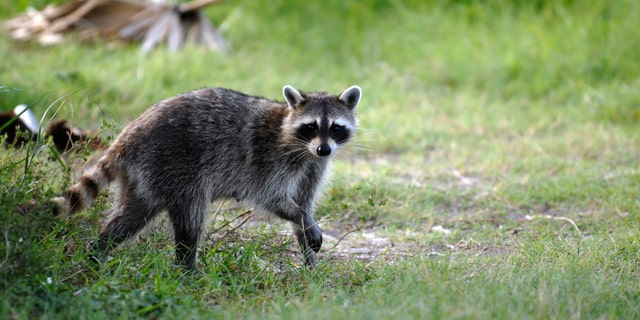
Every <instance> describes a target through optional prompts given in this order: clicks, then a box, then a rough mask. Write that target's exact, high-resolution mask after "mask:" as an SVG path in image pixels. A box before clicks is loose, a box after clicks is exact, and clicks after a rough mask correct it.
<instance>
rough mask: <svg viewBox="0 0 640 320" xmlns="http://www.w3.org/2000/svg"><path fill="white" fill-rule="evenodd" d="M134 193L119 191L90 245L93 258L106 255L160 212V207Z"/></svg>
mask: <svg viewBox="0 0 640 320" xmlns="http://www.w3.org/2000/svg"><path fill="white" fill-rule="evenodd" d="M134 193H135V192H133V191H132V190H127V191H121V194H120V196H119V197H118V202H117V204H116V206H115V208H114V209H113V211H112V212H111V213H110V215H109V218H108V220H107V222H106V224H105V225H104V227H103V228H102V230H101V231H100V234H99V236H98V240H96V241H95V242H93V243H92V245H91V251H92V254H94V255H93V256H92V258H93V259H94V260H98V257H96V256H95V254H98V255H100V256H104V255H106V254H107V253H108V252H109V251H110V250H111V249H113V248H115V247H116V246H118V245H119V244H120V243H122V242H123V241H125V240H127V239H128V238H130V237H132V236H133V235H135V234H137V233H138V232H139V231H140V230H141V229H142V228H143V227H144V226H145V225H146V224H147V223H148V222H149V221H151V219H153V217H154V216H156V215H157V214H158V213H159V212H160V208H158V207H157V206H155V205H150V204H149V203H148V202H147V201H146V200H144V199H143V198H142V197H137V196H135V195H134Z"/></svg>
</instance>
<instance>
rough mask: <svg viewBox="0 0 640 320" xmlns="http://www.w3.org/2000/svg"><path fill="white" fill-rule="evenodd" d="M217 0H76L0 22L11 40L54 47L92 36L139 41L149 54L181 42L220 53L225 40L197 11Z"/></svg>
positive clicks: (177, 47)
mask: <svg viewBox="0 0 640 320" xmlns="http://www.w3.org/2000/svg"><path fill="white" fill-rule="evenodd" d="M218 2H222V0H195V1H193V2H190V3H183V4H177V5H176V4H169V3H164V2H149V1H142V0H76V1H71V2H67V3H65V4H62V5H59V6H56V5H48V6H46V7H45V8H44V9H43V10H41V11H38V10H36V9H33V8H29V9H27V12H26V13H25V14H24V15H22V16H19V17H16V18H14V19H11V20H8V21H6V22H5V23H4V27H5V29H7V30H8V31H9V33H10V36H11V37H12V38H13V39H16V40H37V41H38V42H39V43H41V44H43V45H53V44H58V43H61V42H63V41H64V40H65V36H66V35H67V34H74V35H75V36H76V37H77V38H79V39H80V40H92V39H96V38H104V39H119V40H123V41H139V42H141V43H142V50H143V51H144V52H148V51H150V50H152V49H153V48H155V47H156V46H157V45H158V44H160V43H161V42H163V41H166V44H167V48H168V49H169V50H172V51H175V50H178V49H180V48H181V47H182V46H183V45H184V44H185V43H186V42H191V43H194V44H197V45H204V46H206V47H208V48H209V49H212V50H225V49H227V48H228V45H227V42H226V41H225V40H224V38H223V37H222V36H221V35H220V34H219V33H218V31H217V30H216V28H215V27H214V26H213V24H212V23H211V21H209V19H208V18H207V17H206V16H205V15H204V14H203V13H202V12H201V11H200V9H202V8H204V7H207V6H209V5H212V4H214V3H218Z"/></svg>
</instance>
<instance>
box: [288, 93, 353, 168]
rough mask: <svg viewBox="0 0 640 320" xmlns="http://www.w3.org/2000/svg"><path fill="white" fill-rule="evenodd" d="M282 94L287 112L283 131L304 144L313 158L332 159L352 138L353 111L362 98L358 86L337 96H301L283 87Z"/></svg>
mask: <svg viewBox="0 0 640 320" xmlns="http://www.w3.org/2000/svg"><path fill="white" fill-rule="evenodd" d="M282 92H283V94H284V97H285V99H286V101H287V105H288V106H289V109H290V110H289V111H290V112H289V116H288V117H287V119H286V120H285V124H284V126H285V128H284V129H285V132H286V134H287V135H289V136H290V137H291V138H292V139H294V140H295V141H297V142H301V143H304V144H306V147H307V150H308V151H309V152H310V153H311V154H312V155H314V156H316V157H327V156H333V155H334V154H335V153H336V151H337V150H338V148H339V147H340V146H342V145H343V144H345V143H347V142H348V141H349V140H351V138H352V137H353V135H354V133H355V130H356V128H357V127H358V120H357V119H356V112H355V109H356V106H357V105H358V102H360V96H361V95H362V90H360V87H358V86H351V87H349V88H347V89H346V90H345V91H344V92H342V93H341V94H340V95H338V96H334V95H329V94H327V93H323V92H312V93H303V92H300V91H298V90H296V89H294V88H293V87H291V86H284V88H283V89H282Z"/></svg>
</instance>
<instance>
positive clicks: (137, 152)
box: [112, 88, 282, 196]
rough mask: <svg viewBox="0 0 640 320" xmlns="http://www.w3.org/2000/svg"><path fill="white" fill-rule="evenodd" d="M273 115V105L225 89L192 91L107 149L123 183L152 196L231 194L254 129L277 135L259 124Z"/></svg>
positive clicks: (155, 110)
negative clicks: (198, 192) (114, 152)
mask: <svg viewBox="0 0 640 320" xmlns="http://www.w3.org/2000/svg"><path fill="white" fill-rule="evenodd" d="M278 109H281V108H280V107H279V104H278V103H276V102H273V101H270V100H267V99H263V98H259V97H252V96H249V95H245V94H242V93H239V92H236V91H233V90H229V89H219V88H211V89H202V90H198V91H193V92H189V93H185V94H181V95H178V96H176V97H173V98H169V99H166V100H163V101H161V102H160V103H158V104H156V105H154V106H152V107H151V108H149V109H148V110H147V111H146V112H145V113H143V114H142V115H141V116H140V117H139V118H138V119H136V120H135V121H134V122H132V123H131V124H130V125H129V126H128V127H127V128H125V130H124V131H123V133H122V134H121V135H120V137H118V139H117V140H116V142H115V143H114V145H113V147H112V149H114V150H117V151H118V153H119V155H118V158H119V159H120V161H119V162H120V163H121V165H122V166H123V168H124V169H125V170H123V173H124V174H125V175H126V176H127V180H129V181H131V182H133V183H135V184H141V183H142V184H145V185H147V186H148V187H147V188H145V189H152V190H155V192H156V193H157V194H156V195H157V196H162V195H163V194H174V193H176V192H193V189H194V188H201V187H203V186H205V185H207V184H214V185H207V188H211V189H225V188H226V189H232V187H233V185H234V184H239V183H240V181H239V180H244V176H245V174H246V172H244V171H246V170H244V166H245V163H246V161H245V160H246V158H247V156H248V154H249V153H251V152H252V149H253V148H254V147H253V146H251V141H252V140H253V139H254V136H255V135H256V132H255V129H256V124H259V126H265V125H266V126H267V130H266V131H273V132H277V128H278V124H277V123H274V121H266V122H269V123H267V124H265V120H264V118H265V115H268V114H272V113H274V110H276V112H275V113H276V114H281V113H282V112H279V111H277V110H278ZM278 117H280V116H276V117H275V118H274V119H271V120H275V122H277V121H278ZM267 118H268V116H267ZM264 129H265V128H262V130H264ZM258 135H259V136H263V134H258ZM275 138H276V137H275V136H273V139H275ZM230 192H232V191H230Z"/></svg>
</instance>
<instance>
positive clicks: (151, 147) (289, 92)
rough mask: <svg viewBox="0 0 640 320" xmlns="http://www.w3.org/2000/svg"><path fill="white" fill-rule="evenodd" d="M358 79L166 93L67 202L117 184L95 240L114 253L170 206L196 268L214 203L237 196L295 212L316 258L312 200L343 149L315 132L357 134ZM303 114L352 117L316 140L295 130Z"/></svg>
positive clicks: (74, 205)
mask: <svg viewBox="0 0 640 320" xmlns="http://www.w3.org/2000/svg"><path fill="white" fill-rule="evenodd" d="M353 88H354V87H351V88H349V89H348V90H347V91H345V93H343V94H342V95H340V96H332V95H329V94H326V93H302V92H299V91H298V90H296V89H293V88H292V87H290V86H286V87H284V88H283V93H284V96H285V99H286V103H285V102H278V101H272V100H268V99H265V98H261V97H254V96H249V95H246V94H243V93H240V92H236V91H233V90H229V89H221V88H207V89H202V90H197V91H193V92H189V93H185V94H181V95H178V96H176V97H172V98H169V99H166V100H164V101H161V102H159V103H158V104H156V105H154V106H152V107H150V108H149V109H148V110H147V111H145V112H144V113H143V114H142V115H141V116H140V117H139V118H138V119H136V120H134V121H133V122H132V123H130V124H129V125H128V126H127V127H126V128H125V129H124V130H123V132H122V133H121V134H120V135H119V136H118V138H117V139H116V141H115V142H114V143H113V145H112V146H111V147H110V148H109V150H107V152H106V153H105V155H104V156H103V157H102V158H101V160H100V161H99V162H98V163H97V164H96V165H95V166H94V167H93V168H92V169H91V170H89V171H88V172H87V173H85V175H84V176H83V177H82V178H81V179H80V181H79V182H78V183H77V184H76V185H75V186H74V187H72V188H70V189H69V191H68V192H67V195H66V197H65V198H66V202H67V204H68V209H69V210H70V211H71V212H72V213H74V212H78V211H80V210H82V209H83V208H85V207H87V206H88V205H90V203H91V202H92V201H93V200H94V199H95V197H96V196H97V194H98V191H99V189H101V188H102V187H104V186H105V185H106V184H108V183H110V182H115V183H116V184H117V188H116V190H117V192H118V193H119V194H118V197H117V200H116V202H115V205H114V208H113V209H112V211H111V213H110V215H109V218H108V220H107V221H106V223H105V225H104V227H103V228H102V230H101V232H100V235H99V238H98V240H97V241H96V242H95V243H94V244H93V249H94V250H96V251H98V252H102V253H106V252H107V251H108V250H109V249H111V248H113V247H115V246H117V245H118V244H119V243H121V242H122V241H124V240H125V239H127V238H129V237H131V236H133V235H135V234H136V233H137V232H138V231H140V229H142V228H143V227H144V226H145V225H146V223H147V222H148V221H150V220H151V219H152V218H153V217H154V216H156V215H157V214H158V213H160V212H163V211H167V212H168V213H169V217H170V219H171V221H172V224H173V228H174V233H175V241H176V260H177V262H178V263H180V264H183V265H185V266H187V267H189V268H193V267H194V263H195V260H196V251H197V247H198V243H199V241H200V236H201V233H202V230H203V227H204V221H205V216H206V214H207V212H208V210H207V209H208V205H209V204H210V203H211V202H212V201H215V200H217V199H222V198H235V199H236V200H239V201H244V202H247V203H249V204H252V205H254V206H256V207H257V208H260V209H263V210H266V211H268V212H271V213H273V214H275V215H276V216H279V217H281V218H283V219H285V220H287V221H290V222H291V223H292V225H293V228H294V233H295V235H296V238H297V240H298V242H299V244H300V246H301V249H302V252H303V254H304V257H305V263H306V264H308V265H315V254H314V252H318V251H319V250H320V247H321V245H322V233H321V231H320V228H319V227H318V225H317V224H316V222H315V220H314V219H313V211H314V205H315V201H316V198H317V194H318V190H319V187H320V186H321V184H322V182H323V180H324V177H325V171H326V169H327V167H328V164H329V162H330V161H331V159H332V156H333V154H335V152H331V157H329V156H325V155H326V154H320V153H326V151H327V150H326V149H322V148H321V147H320V146H317V145H313V142H312V141H321V143H322V144H323V145H322V146H323V148H325V147H326V146H329V143H328V142H327V141H330V142H331V146H335V145H342V144H344V143H346V142H347V141H348V140H350V139H351V137H352V136H353V131H354V130H355V128H356V126H357V120H356V118H355V112H354V108H355V105H356V104H357V103H358V101H359V98H360V88H358V87H355V88H357V90H356V89H353ZM356 95H357V98H356V97H355V96H356ZM300 119H322V123H327V124H331V123H334V122H335V123H340V124H344V123H348V124H349V126H348V128H347V129H348V132H347V133H348V136H347V138H346V139H344V141H339V143H335V142H333V141H332V140H331V138H330V137H328V136H323V135H328V133H326V132H328V131H329V130H328V129H327V130H324V129H321V130H318V137H317V138H316V137H314V140H310V139H307V140H309V141H306V140H301V139H300V137H299V136H296V132H297V131H296V130H298V128H299V127H300V126H303V125H306V124H305V123H302V122H301V120H300ZM314 121H315V120H314ZM318 125H320V124H318ZM345 127H346V126H345ZM323 128H324V127H323ZM323 132H324V133H323ZM318 143H320V142H318ZM325 145H326V146H325ZM321 149H322V151H324V152H321Z"/></svg>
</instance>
